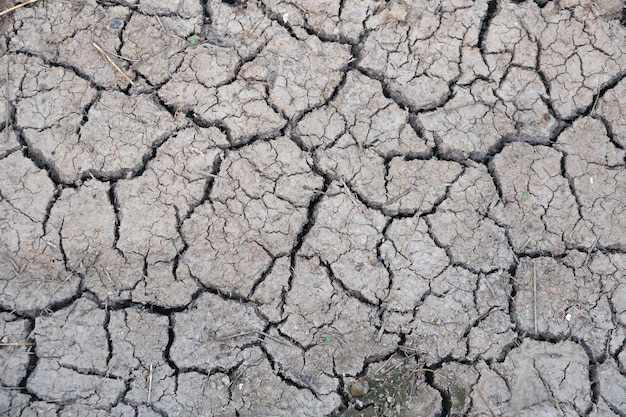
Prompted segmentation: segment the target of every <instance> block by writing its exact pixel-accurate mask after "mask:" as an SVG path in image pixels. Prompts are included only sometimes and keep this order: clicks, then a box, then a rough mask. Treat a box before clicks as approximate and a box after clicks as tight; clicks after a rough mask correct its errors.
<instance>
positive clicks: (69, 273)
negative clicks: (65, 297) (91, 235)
mask: <svg viewBox="0 0 626 417" xmlns="http://www.w3.org/2000/svg"><path fill="white" fill-rule="evenodd" d="M87 249H89V248H87ZM86 255H87V250H85V252H84V253H83V256H81V257H80V259H79V260H78V262H76V264H75V265H74V267H73V268H72V269H71V270H70V272H68V274H67V275H66V276H65V279H64V280H63V281H62V282H61V283H60V284H59V285H58V287H56V288H55V290H54V291H53V292H52V295H53V296H54V295H55V294H56V293H57V291H59V290H60V289H61V287H62V286H63V284H65V283H66V282H67V281H69V280H70V278H72V277H73V276H74V271H76V268H78V265H80V264H81V263H82V262H83V259H85V256H86Z"/></svg>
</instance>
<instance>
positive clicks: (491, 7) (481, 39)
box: [477, 0, 498, 55]
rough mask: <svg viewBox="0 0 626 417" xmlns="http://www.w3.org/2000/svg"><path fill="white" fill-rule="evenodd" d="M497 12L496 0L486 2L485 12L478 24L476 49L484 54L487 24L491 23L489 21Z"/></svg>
mask: <svg viewBox="0 0 626 417" xmlns="http://www.w3.org/2000/svg"><path fill="white" fill-rule="evenodd" d="M497 13H498V0H489V3H488V4H487V12H486V13H485V16H484V17H483V19H482V22H481V24H480V32H479V33H478V45H477V46H478V49H479V50H480V52H481V53H482V54H483V55H484V54H485V46H484V43H485V38H486V37H487V32H488V31H489V26H490V25H491V21H492V20H493V18H494V17H496V15H497Z"/></svg>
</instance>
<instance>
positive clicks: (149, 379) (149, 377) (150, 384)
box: [147, 364, 153, 405]
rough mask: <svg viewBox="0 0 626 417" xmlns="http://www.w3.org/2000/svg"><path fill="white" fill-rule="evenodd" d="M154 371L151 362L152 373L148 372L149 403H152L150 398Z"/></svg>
mask: <svg viewBox="0 0 626 417" xmlns="http://www.w3.org/2000/svg"><path fill="white" fill-rule="evenodd" d="M152 373H153V368H152V364H150V373H149V374H148V402H147V404H148V405H150V400H151V398H152Z"/></svg>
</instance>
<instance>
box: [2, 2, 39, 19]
mask: <svg viewBox="0 0 626 417" xmlns="http://www.w3.org/2000/svg"><path fill="white" fill-rule="evenodd" d="M36 1H39V0H28V1H25V2H24V3H20V4H18V5H17V6H13V7H9V8H8V9H6V10H3V11H1V12H0V16H4V15H5V14H7V13H11V12H12V11H14V10H17V9H19V8H20V7H24V6H27V5H29V4H31V3H35V2H36Z"/></svg>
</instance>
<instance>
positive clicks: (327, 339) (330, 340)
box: [324, 336, 333, 343]
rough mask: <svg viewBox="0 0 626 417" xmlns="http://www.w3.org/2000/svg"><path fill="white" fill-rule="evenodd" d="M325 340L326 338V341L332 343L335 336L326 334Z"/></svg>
mask: <svg viewBox="0 0 626 417" xmlns="http://www.w3.org/2000/svg"><path fill="white" fill-rule="evenodd" d="M324 340H326V343H332V342H333V338H332V337H328V336H326V337H325V338H324Z"/></svg>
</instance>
